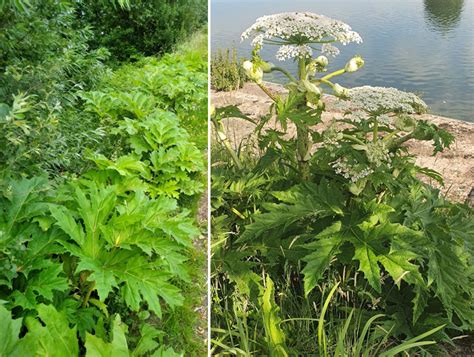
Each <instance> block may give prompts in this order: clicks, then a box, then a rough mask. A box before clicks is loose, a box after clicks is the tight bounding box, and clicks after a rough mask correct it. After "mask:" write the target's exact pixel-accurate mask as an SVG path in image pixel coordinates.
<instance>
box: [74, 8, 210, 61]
mask: <svg viewBox="0 0 474 357" xmlns="http://www.w3.org/2000/svg"><path fill="white" fill-rule="evenodd" d="M77 12H78V14H79V16H78V17H79V20H80V21H81V23H82V24H83V25H84V26H91V27H92V28H93V31H94V33H95V36H94V38H93V39H91V41H90V42H89V43H90V44H91V46H92V47H93V48H99V47H106V48H108V49H109V50H110V52H111V53H112V57H113V58H114V59H116V60H119V61H121V60H129V59H131V58H133V57H135V56H137V55H139V54H140V55H145V56H152V55H158V54H163V53H166V52H169V51H170V50H171V49H173V47H174V46H175V45H176V44H177V43H178V42H179V41H182V40H184V39H185V38H186V37H188V36H189V35H191V34H192V33H194V32H196V31H197V30H199V29H200V28H201V27H202V26H203V25H204V24H205V23H206V22H207V1H204V0H177V1H159V0H153V1H146V0H137V1H131V2H130V6H129V7H122V8H121V7H118V6H116V7H113V6H104V5H103V3H101V2H97V1H89V0H87V1H81V3H80V4H79V7H78V10H77Z"/></svg>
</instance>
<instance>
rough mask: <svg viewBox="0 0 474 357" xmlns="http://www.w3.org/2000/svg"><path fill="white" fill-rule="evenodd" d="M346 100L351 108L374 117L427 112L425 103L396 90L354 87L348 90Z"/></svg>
mask: <svg viewBox="0 0 474 357" xmlns="http://www.w3.org/2000/svg"><path fill="white" fill-rule="evenodd" d="M348 99H349V101H350V105H351V106H352V107H355V108H360V109H363V110H364V111H366V112H368V113H370V114H374V115H382V114H387V113H391V112H394V113H407V114H412V113H417V114H421V113H424V112H426V110H427V105H426V103H425V102H424V101H422V100H421V99H420V98H419V97H417V96H416V95H415V94H413V93H407V92H403V91H400V90H398V89H396V88H385V87H371V86H363V87H355V88H351V89H349V91H348Z"/></svg>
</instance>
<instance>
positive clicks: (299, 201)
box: [213, 13, 474, 339]
mask: <svg viewBox="0 0 474 357" xmlns="http://www.w3.org/2000/svg"><path fill="white" fill-rule="evenodd" d="M242 37H243V38H244V39H245V38H249V37H253V41H252V44H253V46H254V50H253V52H252V59H251V61H246V62H245V63H244V64H243V66H244V69H245V70H246V72H247V75H248V77H249V79H251V80H253V81H254V82H255V83H256V84H257V85H258V86H259V87H260V88H261V89H262V90H263V91H264V92H265V93H266V94H267V95H268V96H269V97H270V98H271V99H272V100H273V102H274V104H273V106H272V107H271V113H270V114H273V115H267V116H265V117H263V118H261V120H260V122H255V121H254V120H252V119H250V118H247V119H249V120H252V121H253V122H254V123H255V124H256V129H255V134H256V136H257V139H258V141H259V147H260V150H261V152H262V154H261V157H260V158H257V160H256V162H257V163H256V164H255V165H248V164H246V163H245V161H244V160H241V159H240V158H239V156H238V154H236V153H235V152H233V151H232V146H231V145H230V143H229V140H228V139H227V138H226V137H225V134H224V130H223V126H222V123H221V122H220V120H221V119H222V118H223V117H226V116H230V117H235V116H240V117H244V118H245V116H244V115H242V114H236V113H235V108H219V109H218V110H216V112H215V113H214V117H213V122H214V124H215V125H216V132H217V134H218V138H219V140H220V141H221V142H222V143H223V144H224V147H225V149H226V150H227V151H228V153H229V156H228V157H229V158H231V160H233V165H230V166H229V168H228V169H222V170H219V169H217V171H216V173H224V174H228V173H229V171H233V172H234V173H233V174H232V175H233V176H235V178H233V177H232V176H231V177H229V176H227V178H226V177H220V176H218V177H216V178H215V180H214V181H215V182H218V183H219V184H221V185H223V187H221V188H219V187H216V189H217V190H218V193H219V195H220V196H219V197H220V198H219V197H215V198H217V201H216V200H215V201H214V202H215V206H214V207H215V211H214V223H215V224H217V226H218V231H222V232H229V231H230V233H227V234H224V235H223V237H224V238H223V239H222V240H221V241H219V242H220V243H219V250H217V253H218V254H219V255H224V256H226V259H227V257H229V258H228V259H233V260H232V261H235V264H231V265H229V264H225V263H224V262H222V264H220V265H219V264H216V265H215V267H216V268H217V269H223V271H225V272H227V276H228V277H230V279H231V281H234V282H236V283H237V285H238V286H241V285H242V279H243V280H246V281H248V276H252V275H249V274H248V272H250V270H251V269H260V268H261V269H264V270H265V271H266V272H269V273H270V274H271V273H273V274H274V276H273V278H274V279H275V281H277V280H278V276H279V274H281V271H280V269H279V268H278V267H279V266H285V267H288V266H293V267H294V269H295V270H296V271H297V274H300V273H301V274H302V275H303V276H304V278H303V290H304V294H305V296H306V297H307V298H311V297H312V296H313V295H314V293H315V288H316V287H318V286H319V284H321V283H322V282H324V280H325V277H326V276H327V273H328V271H332V272H334V271H339V272H341V276H344V275H345V274H352V275H353V277H354V279H356V280H357V281H359V283H358V286H364V284H366V285H365V286H366V289H365V292H364V295H365V296H367V294H368V296H372V304H371V310H372V311H375V312H376V311H377V310H379V311H380V310H382V311H384V313H387V316H388V317H387V321H390V323H391V324H392V325H391V326H392V327H391V328H392V332H393V334H394V335H395V336H403V335H405V336H414V335H416V334H419V333H422V332H424V331H426V330H427V329H429V328H434V327H436V326H440V325H443V324H446V328H447V329H448V330H446V329H445V330H446V331H449V332H450V334H452V333H455V331H472V329H473V326H474V305H473V295H474V280H473V279H472V276H473V275H472V266H473V265H472V263H473V247H474V241H473V240H474V227H473V224H472V211H471V210H470V209H469V208H467V207H465V206H463V205H461V204H455V203H451V202H449V201H448V200H446V199H445V198H443V197H441V195H440V193H439V192H438V191H437V190H436V189H434V188H432V187H431V186H429V185H427V184H425V183H423V182H422V181H420V179H419V176H420V175H424V176H428V178H430V179H434V180H437V181H439V182H442V177H441V176H440V175H439V174H438V173H437V172H435V171H433V170H429V169H426V168H421V167H418V166H417V165H416V164H415V163H414V158H413V157H412V156H411V155H410V154H409V153H408V152H407V150H406V148H405V146H404V145H403V144H404V143H405V142H407V141H408V140H423V141H431V142H433V144H434V152H433V154H436V153H437V152H439V151H442V150H443V149H444V148H445V147H447V146H449V145H450V144H451V142H452V140H453V137H452V136H451V135H450V134H449V133H447V132H446V131H444V130H441V129H439V128H438V127H437V126H435V125H434V124H432V123H429V122H427V121H424V120H420V119H418V118H417V117H416V116H415V114H421V113H424V112H426V110H427V106H426V104H425V103H424V102H423V101H422V100H421V99H420V98H418V97H417V96H415V95H414V94H411V93H405V92H402V91H399V90H397V89H394V88H381V87H369V86H364V87H358V88H352V89H348V88H343V87H342V86H340V85H339V84H337V83H335V82H334V80H335V78H336V77H337V76H340V75H343V74H345V73H351V72H354V71H356V70H359V69H360V68H361V67H362V66H363V64H364V61H363V59H362V58H360V57H359V56H355V57H354V58H352V59H351V60H350V61H349V62H348V63H347V64H346V66H345V67H344V68H342V69H339V70H336V71H333V72H331V73H329V74H326V72H327V68H328V65H329V60H328V58H327V57H326V56H325V55H337V54H338V53H339V50H338V49H337V48H336V47H335V46H334V45H333V44H334V43H338V42H339V43H342V44H346V43H349V42H357V43H359V42H361V38H360V36H359V35H358V34H357V33H355V32H353V31H352V30H351V28H350V27H349V26H348V25H346V24H344V23H342V22H340V21H337V20H332V19H329V18H327V17H324V16H321V15H316V14H311V13H284V14H277V15H271V16H264V17H262V18H259V19H258V20H257V21H256V23H255V24H254V25H252V26H251V27H250V28H249V29H248V30H246V31H245V32H244V33H243V35H242ZM266 45H273V46H278V47H279V48H278V51H277V58H278V59H279V60H286V59H293V60H294V62H295V64H296V65H297V71H296V73H297V75H296V76H293V75H292V74H291V73H289V72H288V71H286V70H284V69H282V68H280V67H277V66H275V65H273V64H271V63H269V62H266V61H264V60H263V59H262V58H261V57H260V55H259V51H260V49H261V48H262V46H266ZM315 51H321V52H322V54H321V55H318V56H317V57H316V58H313V52H315ZM272 71H280V72H283V73H284V74H285V75H286V77H287V78H288V83H287V85H286V88H287V90H288V92H287V94H284V95H281V94H276V93H273V92H271V90H270V89H269V88H268V87H267V86H266V84H265V82H264V81H263V78H264V74H265V73H266V72H272ZM325 88H328V89H329V90H330V93H332V94H334V95H335V96H336V97H337V98H338V103H337V106H338V107H339V108H340V110H341V111H342V114H341V116H339V117H336V118H334V119H333V120H332V121H331V122H330V123H326V125H325V127H324V128H323V129H322V130H318V131H317V130H316V128H317V126H316V125H317V124H319V123H320V122H321V114H322V112H323V111H324V110H325V99H326V98H325V97H323V90H324V89H325ZM272 117H275V118H276V120H277V121H278V122H279V123H280V125H281V127H282V128H283V129H284V130H283V131H277V130H272V129H268V130H266V128H267V127H266V126H265V125H266V124H267V123H268V122H269V121H270V120H271V118H272ZM289 122H291V123H293V124H294V125H295V126H296V136H295V137H293V138H289V139H288V138H287V137H286V136H285V132H284V131H285V129H286V128H287V125H288V123H289ZM285 176H286V177H287V179H286V181H285V179H284V177H285ZM255 179H256V180H257V181H260V183H259V184H256V185H252V183H251V182H252V181H253V180H255ZM262 180H263V181H264V182H263V183H262V182H261V181H262ZM223 181H224V182H223ZM237 181H238V182H237ZM214 185H215V184H214ZM236 188H237V190H236ZM249 205H252V206H249ZM236 207H237V208H238V209H236ZM219 227H220V228H219ZM461 227H463V228H461ZM234 236H235V237H234ZM222 242H225V243H222ZM216 244H217V243H216ZM231 256H233V257H234V258H230V257H231ZM245 266H246V267H247V268H245ZM258 267H260V268H258ZM246 270H247V271H248V272H247V273H246V272H245V271H246ZM254 271H255V270H254ZM224 280H225V279H224ZM221 283H222V282H221ZM341 288H342V289H344V287H343V286H341ZM359 300H360V299H359V298H357V295H354V303H355V304H356V305H357V301H359ZM363 301H365V300H364V299H362V300H360V301H359V303H362V302H363ZM361 306H362V307H365V308H368V306H367V305H366V303H363V304H362V305H361ZM437 336H438V337H437V338H438V339H440V338H443V337H442V336H443V335H442V334H441V332H440V333H438V335H437ZM444 337H446V335H444Z"/></svg>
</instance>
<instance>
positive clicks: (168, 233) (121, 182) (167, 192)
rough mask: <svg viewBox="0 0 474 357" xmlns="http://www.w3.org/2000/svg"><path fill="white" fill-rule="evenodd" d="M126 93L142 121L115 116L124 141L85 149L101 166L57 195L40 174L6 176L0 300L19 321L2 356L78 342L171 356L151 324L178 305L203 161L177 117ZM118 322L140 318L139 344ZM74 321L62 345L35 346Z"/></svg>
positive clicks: (72, 349) (68, 348)
mask: <svg viewBox="0 0 474 357" xmlns="http://www.w3.org/2000/svg"><path fill="white" fill-rule="evenodd" d="M117 96H118V97H120V95H119V94H117ZM123 96H124V97H125V99H124V100H127V99H128V100H129V101H128V102H127V103H128V104H130V102H131V101H133V100H135V101H137V102H138V104H136V105H135V106H134V107H133V108H136V112H137V113H138V112H140V113H141V112H143V113H145V114H143V115H140V116H138V115H137V116H136V117H135V118H133V119H132V118H128V119H127V118H124V119H121V120H119V119H118V120H117V126H116V127H115V128H114V131H115V135H116V137H117V138H120V140H122V144H123V145H121V149H120V150H117V151H116V154H115V155H110V157H106V156H105V155H103V154H99V153H93V152H89V154H88V157H89V159H90V161H91V162H92V163H93V164H92V165H91V166H93V165H94V164H95V166H96V167H95V168H94V169H91V170H89V171H88V172H87V173H85V174H83V175H82V176H81V178H79V179H75V180H72V179H71V180H69V182H68V183H64V184H58V183H55V184H54V186H59V187H56V188H54V189H53V188H52V187H51V186H52V183H48V180H47V179H45V178H38V177H36V178H32V179H25V178H24V179H21V180H15V179H6V180H3V181H1V190H0V192H1V196H0V266H1V267H2V269H1V273H0V299H2V300H3V301H5V305H4V306H5V308H7V310H10V311H11V313H9V312H8V311H7V310H5V311H3V310H2V311H1V313H2V314H3V315H5V316H4V317H5V319H6V321H7V320H10V319H12V318H14V320H12V321H14V322H12V323H11V326H9V327H8V326H7V328H6V329H5V330H4V331H2V335H1V338H0V339H1V340H2V341H3V340H4V339H5V338H6V336H12V338H13V339H12V344H11V345H8V346H6V347H5V348H6V351H2V352H5V353H6V354H8V355H22V353H23V354H24V351H25V350H29V351H33V352H34V351H36V352H37V353H41V351H43V350H47V351H49V350H50V351H57V353H58V354H59V355H61V354H62V355H71V354H77V352H76V351H77V346H81V349H84V348H85V350H86V355H97V353H98V352H97V351H102V350H103V351H109V352H108V353H110V354H116V353H121V355H127V356H128V355H129V353H131V354H132V355H136V356H140V355H147V354H151V353H152V352H153V353H154V354H155V355H157V356H160V355H162V354H163V355H173V352H172V351H171V350H165V349H163V348H158V347H159V343H158V342H157V341H156V340H157V339H158V340H159V341H160V342H162V339H163V335H164V333H163V332H162V331H159V330H157V329H156V328H155V327H153V326H152V325H151V324H149V323H148V319H149V318H150V316H151V319H152V320H153V319H156V318H162V317H163V316H165V317H166V316H167V315H169V313H170V311H173V310H174V309H175V308H176V307H179V306H182V305H183V302H184V296H183V294H182V288H183V286H185V285H186V284H187V283H189V282H190V276H191V275H190V272H189V267H188V265H189V264H188V260H189V257H190V256H191V254H190V250H192V249H193V248H192V239H193V237H195V236H196V235H197V234H199V230H198V229H197V228H196V227H195V226H194V224H193V219H192V218H190V214H189V211H188V210H186V209H182V206H180V205H179V204H178V200H177V199H180V198H181V196H182V195H183V194H188V195H191V194H195V193H197V192H200V190H201V184H200V182H199V181H198V179H197V177H198V176H197V175H199V172H200V170H202V167H203V163H202V157H201V154H200V153H199V151H198V150H197V148H196V147H195V145H194V144H193V143H191V142H190V139H189V134H188V133H187V132H186V130H184V129H183V128H182V127H181V126H180V123H179V120H178V118H177V116H176V115H175V114H174V113H172V112H165V111H163V110H159V109H157V108H154V107H153V108H151V109H147V108H148V107H147V104H146V101H145V102H140V101H139V100H138V99H137V98H129V97H128V96H127V95H126V94H123ZM116 101H118V100H116ZM116 105H117V106H118V107H120V105H122V104H121V102H118V104H117V103H116ZM127 108H132V107H131V106H127ZM146 110H148V111H149V112H146ZM3 315H2V316H3ZM10 315H11V317H10ZM120 317H122V319H123V320H126V321H132V322H134V323H137V322H136V321H137V319H138V320H139V321H140V333H138V332H136V333H134V335H135V337H137V336H138V335H139V336H140V337H141V339H139V340H138V341H135V340H134V339H129V341H128V342H127V339H125V337H124V334H125V330H126V325H125V324H124V323H123V322H121V320H120ZM39 320H41V321H42V323H43V324H44V325H43V326H42V327H41V322H39ZM53 320H54V321H56V323H50V321H53ZM22 324H23V325H24V326H25V328H26V329H27V330H28V333H27V334H26V335H25V334H24V333H21V334H20V333H19V330H18V326H23V325H22ZM69 325H70V326H73V327H72V328H71V329H70V330H71V331H70V335H71V336H68V341H67V342H66V343H65V344H64V346H63V345H58V346H53V345H54V338H52V339H51V340H49V339H48V340H47V341H46V342H44V343H43V344H41V343H40V341H41V339H42V338H40V337H41V336H42V335H45V334H50V335H51V336H55V335H54V333H53V332H54V331H55V329H57V328H61V329H64V330H65V328H64V326H69ZM58 326H62V327H58ZM10 327H11V328H10ZM132 327H133V326H132ZM134 328H137V327H134ZM65 331H66V330H65ZM76 333H77V334H78V336H79V340H78V339H77V338H76ZM73 337H74V338H73ZM69 339H70V340H69ZM130 343H131V345H132V346H134V348H135V349H134V350H133V351H130V352H129V351H128V347H127V346H129V345H130ZM91 351H92V352H91ZM94 353H95V354H94Z"/></svg>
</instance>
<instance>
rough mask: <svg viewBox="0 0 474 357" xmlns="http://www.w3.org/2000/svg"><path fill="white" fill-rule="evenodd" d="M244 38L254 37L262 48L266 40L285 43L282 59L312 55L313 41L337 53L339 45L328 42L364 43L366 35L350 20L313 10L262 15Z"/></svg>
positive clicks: (279, 56) (282, 45)
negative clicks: (361, 33) (353, 27)
mask: <svg viewBox="0 0 474 357" xmlns="http://www.w3.org/2000/svg"><path fill="white" fill-rule="evenodd" d="M241 37H242V40H245V39H248V38H253V40H252V45H253V46H254V47H255V48H261V47H262V46H263V44H264V43H272V44H279V45H281V47H280V49H279V50H278V52H277V58H278V59H279V60H286V59H291V58H307V57H311V56H312V53H313V50H312V48H311V47H310V46H309V45H310V44H317V43H321V44H323V45H322V48H321V51H322V52H323V53H326V54H330V55H337V54H338V53H339V49H338V48H337V47H335V46H332V45H330V44H329V43H328V42H340V43H342V44H343V45H346V44H348V43H350V42H356V43H360V42H362V38H361V37H360V36H359V34H358V33H357V32H355V31H352V29H351V27H350V26H349V25H347V24H346V23H344V22H342V21H339V20H334V19H331V18H329V17H326V16H324V15H318V14H314V13H310V12H286V13H281V14H274V15H267V16H263V17H260V18H258V19H257V20H256V22H255V23H254V24H253V25H252V26H250V27H249V28H248V29H247V30H245V31H244V32H243V33H242V36H241Z"/></svg>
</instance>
